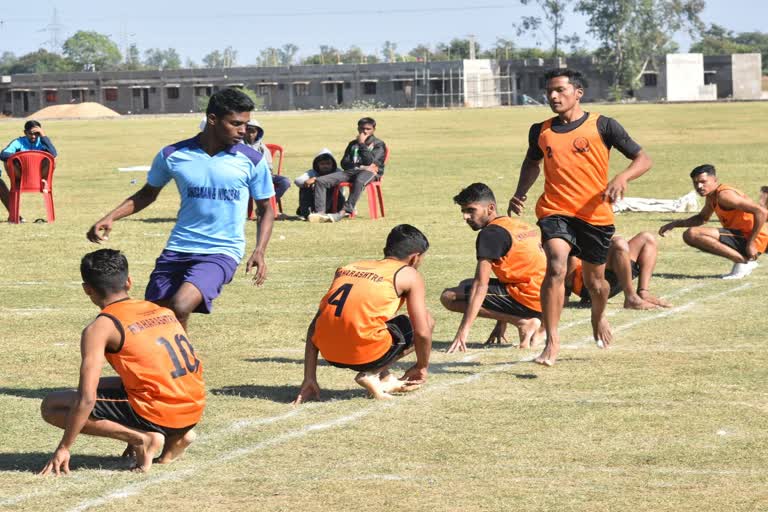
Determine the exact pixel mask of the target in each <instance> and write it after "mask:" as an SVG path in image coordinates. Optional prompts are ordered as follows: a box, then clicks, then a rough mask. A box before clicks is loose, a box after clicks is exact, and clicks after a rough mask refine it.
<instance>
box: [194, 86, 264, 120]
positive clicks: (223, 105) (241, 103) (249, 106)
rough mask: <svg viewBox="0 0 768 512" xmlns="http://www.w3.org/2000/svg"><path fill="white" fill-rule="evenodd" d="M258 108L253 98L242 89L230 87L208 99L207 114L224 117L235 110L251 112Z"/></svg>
mask: <svg viewBox="0 0 768 512" xmlns="http://www.w3.org/2000/svg"><path fill="white" fill-rule="evenodd" d="M254 108H256V105H254V103H253V100H252V99H251V98H249V97H248V95H247V94H245V93H244V92H243V91H241V90H240V89H235V88H234V87H229V88H227V89H222V90H220V91H217V92H215V93H213V96H211V98H210V99H209V100H208V108H206V109H205V113H206V114H213V115H215V116H216V117H223V116H225V115H227V114H231V113H233V112H237V113H240V112H250V111H251V110H253V109H254Z"/></svg>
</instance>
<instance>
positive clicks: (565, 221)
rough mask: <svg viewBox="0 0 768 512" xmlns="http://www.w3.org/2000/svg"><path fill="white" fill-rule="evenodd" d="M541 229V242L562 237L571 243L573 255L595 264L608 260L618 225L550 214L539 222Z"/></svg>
mask: <svg viewBox="0 0 768 512" xmlns="http://www.w3.org/2000/svg"><path fill="white" fill-rule="evenodd" d="M537 224H538V225H539V228H540V229H541V242H542V243H544V242H546V241H547V240H551V239H553V238H562V239H563V240H565V241H566V242H568V243H569V244H570V245H571V255H572V256H578V257H579V258H580V259H581V260H582V261H586V262H587V263H592V264H593V265H602V264H604V263H605V262H606V261H608V248H609V247H610V246H611V238H612V237H613V234H614V233H615V232H616V227H615V226H614V225H613V224H611V225H610V226H594V225H592V224H590V223H589V222H584V221H583V220H581V219H577V218H576V217H566V216H565V215H550V216H549V217H544V218H543V219H540V220H539V222H537Z"/></svg>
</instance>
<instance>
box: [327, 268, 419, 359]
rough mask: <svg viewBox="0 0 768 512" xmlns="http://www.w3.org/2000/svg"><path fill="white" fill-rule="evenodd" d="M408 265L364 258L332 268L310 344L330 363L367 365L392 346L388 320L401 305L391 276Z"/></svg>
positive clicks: (401, 300) (393, 276)
mask: <svg viewBox="0 0 768 512" xmlns="http://www.w3.org/2000/svg"><path fill="white" fill-rule="evenodd" d="M405 266H406V265H404V264H403V262H402V261H397V260H393V259H384V260H364V261H357V262H355V263H351V264H349V265H346V266H344V267H341V268H338V269H336V276H335V278H334V280H333V283H331V288H330V289H329V290H328V293H326V294H325V297H323V300H322V301H320V307H319V310H320V311H319V314H318V316H317V319H316V320H315V332H314V335H313V336H312V343H313V344H314V345H315V347H317V349H318V350H319V351H320V353H321V354H322V355H323V357H324V358H325V359H326V360H328V361H332V362H334V363H341V364H366V363H370V362H372V361H376V360H377V359H379V358H380V357H381V356H383V355H384V354H385V353H386V352H387V350H389V348H390V347H391V346H392V336H391V335H390V334H389V330H388V329H387V325H386V323H385V322H386V321H387V320H389V319H390V318H392V317H394V316H395V314H396V313H397V310H398V309H400V306H401V305H402V304H403V299H401V298H400V297H398V296H397V291H396V290H395V276H396V275H397V273H398V271H399V270H401V269H402V268H403V267H405Z"/></svg>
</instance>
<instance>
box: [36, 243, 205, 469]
mask: <svg viewBox="0 0 768 512" xmlns="http://www.w3.org/2000/svg"><path fill="white" fill-rule="evenodd" d="M80 273H81V275H82V278H83V290H84V291H85V293H86V295H88V297H89V298H90V299H91V301H92V302H93V303H94V304H96V305H97V306H98V307H99V308H101V313H99V315H98V316H97V317H96V319H95V320H94V321H93V322H91V323H90V324H89V325H88V327H86V328H85V330H84V331H83V335H82V338H81V341H80V349H81V354H82V363H81V365H80V383H79V385H78V388H77V391H56V392H53V393H50V394H48V395H47V396H46V397H45V398H44V399H43V403H42V406H41V408H40V409H41V413H42V415H43V419H44V420H45V421H47V422H48V423H50V424H51V425H55V426H57V427H59V428H62V429H64V436H63V437H62V439H61V442H60V443H59V446H58V447H57V448H56V451H55V452H54V454H53V456H52V457H51V459H50V460H49V461H48V463H47V464H46V465H45V467H44V468H43V469H42V471H41V472H40V473H41V474H43V475H47V474H50V473H55V474H56V475H59V474H60V473H61V472H64V473H69V460H70V448H71V446H72V445H73V444H74V442H75V439H76V438H77V436H78V434H80V433H83V434H88V435H93V436H100V437H109V438H111V439H118V440H120V441H124V442H126V443H128V450H126V452H127V453H132V454H133V455H134V456H135V458H136V463H135V466H134V468H133V469H134V470H136V471H142V472H146V471H148V470H149V468H150V467H151V466H152V459H153V458H154V457H155V455H157V454H158V453H160V457H159V459H158V461H157V462H159V463H161V464H164V463H169V462H173V461H174V460H175V459H177V458H178V457H180V456H181V455H182V454H183V453H184V450H186V448H187V446H189V445H190V443H192V441H194V438H195V434H194V432H193V431H192V428H193V427H194V426H195V424H197V422H198V421H200V418H201V416H202V414H203V408H204V407H205V385H204V383H203V377H202V374H203V367H202V364H201V363H200V360H199V359H198V358H197V356H196V355H195V350H194V349H193V348H192V345H191V344H190V342H189V340H188V339H187V337H186V333H185V332H184V329H182V327H181V324H180V323H179V321H178V319H177V318H176V316H175V315H174V313H173V311H171V310H170V309H166V308H163V307H160V306H157V305H156V304H153V303H151V302H147V301H144V300H133V299H131V298H130V297H129V296H128V290H130V288H131V285H132V282H131V278H130V277H129V276H128V261H127V260H126V259H125V256H123V255H122V254H121V253H120V251H116V250H113V249H101V250H99V251H95V252H92V253H90V254H86V255H85V256H84V257H83V259H82V262H81V263H80ZM104 359H106V360H107V362H108V363H109V364H110V365H111V366H112V368H114V370H115V371H116V372H117V375H118V376H117V377H102V378H101V379H100V378H99V375H100V374H101V369H102V367H103V366H104ZM161 448H162V452H160V449H161Z"/></svg>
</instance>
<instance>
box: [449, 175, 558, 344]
mask: <svg viewBox="0 0 768 512" xmlns="http://www.w3.org/2000/svg"><path fill="white" fill-rule="evenodd" d="M453 201H454V202H455V203H456V204H458V205H459V206H460V207H461V213H462V216H463V217H464V221H465V222H466V223H467V224H469V227H471V228H472V229H473V230H474V231H479V233H478V234H477V241H476V243H475V250H476V253H477V266H476V267H475V277H474V278H473V279H466V280H464V281H462V282H461V283H459V285H458V286H457V287H455V288H447V289H445V290H443V293H442V295H440V302H442V304H443V306H445V307H446V309H448V310H450V311H455V312H457V313H464V315H463V316H462V318H461V323H460V324H459V328H458V331H457V332H456V336H455V337H454V339H453V343H452V344H451V346H450V347H449V348H448V352H454V351H456V350H459V351H461V352H464V351H466V350H467V338H468V337H469V330H470V328H471V327H472V324H473V323H474V321H475V319H476V318H477V317H478V316H480V317H482V318H492V319H494V320H496V327H495V328H494V330H493V332H492V333H491V336H490V337H489V338H488V341H487V342H486V343H494V342H498V343H500V342H501V341H503V340H505V339H506V338H505V337H504V334H505V332H506V327H507V323H512V324H513V325H514V326H515V327H517V333H518V335H519V338H520V344H519V345H518V346H519V347H520V348H528V347H530V346H532V345H534V344H535V343H536V342H537V341H541V340H542V339H543V337H544V328H543V327H542V325H541V300H540V291H541V282H542V281H543V279H544V272H545V271H546V268H547V260H546V258H545V256H544V250H543V249H542V247H541V236H540V235H539V230H538V229H536V227H535V226H531V225H529V224H526V223H525V222H522V221H520V220H518V219H517V218H512V217H504V216H500V215H499V214H498V212H497V210H496V197H495V196H494V195H493V191H492V190H491V189H490V188H489V187H488V186H487V185H486V184H485V183H473V184H471V185H470V186H468V187H467V188H465V189H463V190H462V191H461V192H460V193H459V194H458V195H456V196H455V197H454V198H453ZM491 274H494V275H495V276H496V277H497V279H491Z"/></svg>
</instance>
